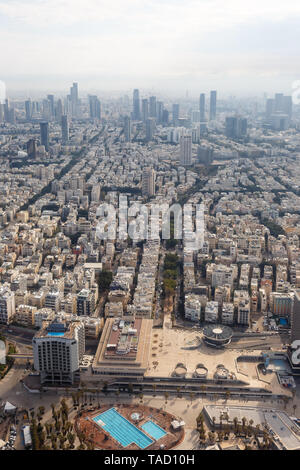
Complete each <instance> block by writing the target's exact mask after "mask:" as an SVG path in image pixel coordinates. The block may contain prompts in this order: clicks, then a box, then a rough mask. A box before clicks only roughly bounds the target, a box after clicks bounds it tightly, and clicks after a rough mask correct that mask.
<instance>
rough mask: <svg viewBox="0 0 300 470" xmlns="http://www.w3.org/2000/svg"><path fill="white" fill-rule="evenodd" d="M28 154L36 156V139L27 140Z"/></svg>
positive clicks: (31, 156) (30, 156)
mask: <svg viewBox="0 0 300 470" xmlns="http://www.w3.org/2000/svg"><path fill="white" fill-rule="evenodd" d="M27 155H28V157H29V158H34V159H35V158H36V140H35V139H29V140H28V142H27Z"/></svg>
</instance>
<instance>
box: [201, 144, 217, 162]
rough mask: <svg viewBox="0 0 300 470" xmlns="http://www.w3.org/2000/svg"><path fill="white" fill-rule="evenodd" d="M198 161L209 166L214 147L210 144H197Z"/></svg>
mask: <svg viewBox="0 0 300 470" xmlns="http://www.w3.org/2000/svg"><path fill="white" fill-rule="evenodd" d="M197 159H198V163H202V164H203V165H205V166H209V165H210V164H211V163H212V162H213V159H214V149H213V147H211V146H204V145H198V150H197Z"/></svg>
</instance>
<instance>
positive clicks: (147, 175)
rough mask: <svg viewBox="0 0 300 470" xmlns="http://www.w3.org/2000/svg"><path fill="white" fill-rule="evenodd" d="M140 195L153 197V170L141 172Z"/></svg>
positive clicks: (146, 169) (145, 169) (147, 169)
mask: <svg viewBox="0 0 300 470" xmlns="http://www.w3.org/2000/svg"><path fill="white" fill-rule="evenodd" d="M142 193H143V195H144V196H154V195H155V171H154V170H153V168H144V170H143V174H142Z"/></svg>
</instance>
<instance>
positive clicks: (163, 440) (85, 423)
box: [75, 403, 185, 450]
mask: <svg viewBox="0 0 300 470" xmlns="http://www.w3.org/2000/svg"><path fill="white" fill-rule="evenodd" d="M112 408H116V410H117V412H118V413H119V414H120V415H121V416H123V418H124V420H127V422H129V423H130V424H131V425H132V426H134V427H136V428H137V429H138V430H140V432H141V433H144V435H145V436H147V438H148V439H150V440H151V443H150V444H149V446H148V447H146V448H145V449H144V450H159V449H160V447H161V445H163V446H164V448H165V449H172V448H174V447H177V446H178V445H179V444H180V443H181V442H182V441H183V439H184V435H185V430H184V428H182V429H180V430H178V431H174V430H173V428H172V426H171V422H172V421H173V420H174V419H178V416H174V415H172V414H170V413H168V412H165V411H162V410H161V409H158V408H152V407H148V406H146V405H143V404H135V405H133V404H132V405H131V404H126V405H124V404H123V405H122V404H115V403H111V404H110V405H106V406H104V407H103V408H102V407H101V408H100V409H94V410H90V411H87V412H84V413H82V414H81V415H79V416H78V417H77V419H76V421H75V425H76V431H77V432H83V433H84V435H85V436H86V440H87V441H89V442H93V443H94V445H95V448H98V449H104V450H112V449H115V450H118V449H119V450H122V449H126V450H141V447H139V445H138V443H135V442H132V443H130V444H129V445H128V446H127V447H123V446H122V444H121V443H120V442H119V441H118V440H117V439H116V438H115V437H113V436H112V435H111V434H110V433H109V432H108V429H105V428H106V425H104V427H102V426H100V423H99V424H97V423H96V421H95V418H96V419H98V421H99V420H100V421H102V423H104V421H105V419H104V420H103V414H104V413H105V412H107V411H109V410H111V409H112ZM133 412H138V413H139V414H140V415H141V417H142V418H141V420H140V422H139V424H138V425H137V424H136V423H135V422H132V418H131V416H132V413H133ZM101 415H102V417H101ZM148 421H152V422H153V423H154V425H156V426H157V427H159V428H160V429H161V430H162V431H163V432H165V435H164V436H162V437H160V438H159V439H157V440H155V438H154V436H153V437H151V436H150V433H149V432H147V431H145V430H143V429H142V425H143V424H145V423H147V422H148ZM157 437H158V436H157ZM131 440H132V439H131Z"/></svg>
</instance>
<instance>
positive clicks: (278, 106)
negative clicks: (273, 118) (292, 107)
mask: <svg viewBox="0 0 300 470" xmlns="http://www.w3.org/2000/svg"><path fill="white" fill-rule="evenodd" d="M282 111H283V93H276V94H275V112H276V113H281V112H282Z"/></svg>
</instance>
